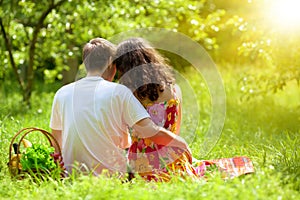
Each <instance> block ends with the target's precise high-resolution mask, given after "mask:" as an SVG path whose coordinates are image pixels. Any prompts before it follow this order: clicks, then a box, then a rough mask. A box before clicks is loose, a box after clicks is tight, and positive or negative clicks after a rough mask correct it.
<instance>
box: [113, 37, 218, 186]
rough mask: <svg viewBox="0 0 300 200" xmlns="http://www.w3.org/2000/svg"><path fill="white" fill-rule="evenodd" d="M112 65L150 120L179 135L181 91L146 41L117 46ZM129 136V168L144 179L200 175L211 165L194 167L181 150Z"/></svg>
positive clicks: (166, 65) (127, 41)
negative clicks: (174, 175)
mask: <svg viewBox="0 0 300 200" xmlns="http://www.w3.org/2000/svg"><path fill="white" fill-rule="evenodd" d="M114 63H115V64H116V67H117V70H118V76H119V77H121V78H120V83H121V84H124V85H126V86H127V87H128V88H130V89H131V90H132V92H133V93H134V95H135V96H136V98H137V99H138V100H139V101H140V102H141V103H142V105H143V106H144V107H145V108H146V110H147V111H148V113H149V115H150V117H151V119H152V121H153V122H154V123H156V124H157V125H159V126H161V127H164V128H166V129H168V130H170V131H172V132H173V133H174V134H179V129H180V121H181V91H180V88H179V86H178V85H176V84H175V78H174V75H173V74H172V71H171V67H170V66H169V65H168V64H167V63H166V60H165V59H164V58H163V57H162V56H161V55H160V54H159V53H158V52H157V51H156V50H155V49H154V48H152V47H151V46H150V45H149V43H148V42H147V41H145V40H143V39H142V38H131V39H128V40H125V41H123V42H121V43H120V44H119V45H118V47H117V52H116V59H115V60H114ZM131 136H132V145H131V147H130V148H129V152H128V159H129V164H130V167H131V169H132V171H133V172H135V173H139V175H140V176H142V177H144V178H145V179H147V180H164V181H166V180H169V179H170V177H171V176H170V175H172V174H185V175H189V176H192V177H199V176H203V175H204V172H205V170H206V165H211V164H212V163H213V162H211V161H205V162H199V163H198V165H197V166H196V167H193V165H192V160H191V159H189V156H188V154H187V153H186V152H184V151H182V150H181V149H179V148H174V147H168V146H162V145H158V144H155V143H154V142H153V141H151V140H150V139H148V138H139V137H137V135H136V134H135V133H134V132H132V133H131ZM214 162H215V163H217V161H214ZM217 164H218V163H217ZM219 167H220V168H221V166H219Z"/></svg>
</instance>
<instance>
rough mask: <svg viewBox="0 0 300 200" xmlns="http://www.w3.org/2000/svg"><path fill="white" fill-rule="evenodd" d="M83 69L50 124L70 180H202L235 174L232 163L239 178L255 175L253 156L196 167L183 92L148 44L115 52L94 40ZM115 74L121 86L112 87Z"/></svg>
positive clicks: (128, 44) (137, 41) (135, 41)
mask: <svg viewBox="0 0 300 200" xmlns="http://www.w3.org/2000/svg"><path fill="white" fill-rule="evenodd" d="M83 63H84V65H85V68H86V71H87V76H86V77H85V78H83V79H81V80H79V81H76V82H74V83H71V84H69V85H66V86H63V87H62V88H60V89H59V90H58V91H57V92H56V94H55V97H54V101H53V105H52V114H51V120H50V128H51V129H52V134H53V136H54V137H55V138H56V139H57V141H58V142H59V144H60V147H61V149H62V154H63V155H62V156H63V158H64V163H65V167H66V169H67V170H68V172H69V173H70V172H72V170H74V169H75V168H76V169H78V170H80V171H88V172H92V173H93V174H94V175H99V174H101V173H102V172H103V171H104V170H105V171H109V172H110V173H115V172H118V173H123V174H125V173H127V172H129V171H130V172H133V173H136V174H139V175H140V176H142V177H143V178H145V179H147V180H169V179H170V177H171V176H170V175H174V174H180V175H188V176H193V177H199V176H202V175H203V174H204V171H205V168H206V164H216V165H217V166H218V167H219V168H224V170H227V169H226V168H228V172H229V171H230V170H229V167H228V166H229V164H228V165H226V164H225V165H222V163H226V162H227V163H228V162H232V163H233V164H235V163H238V164H239V165H240V168H239V170H241V171H240V172H239V173H237V174H234V175H233V176H235V175H236V176H238V175H241V174H246V173H251V172H253V166H252V163H251V161H250V160H249V159H248V158H246V157H239V158H236V159H238V160H234V159H230V160H229V159H227V160H225V162H220V161H218V160H216V161H211V162H200V164H199V163H198V164H197V165H196V166H193V165H192V155H191V151H190V149H189V147H188V145H187V143H186V142H185V141H184V139H183V138H181V137H180V136H179V129H180V121H181V92H180V88H179V87H178V86H177V85H176V84H175V79H174V76H173V74H172V72H171V68H170V67H169V66H168V65H167V63H166V61H165V59H164V58H163V57H162V56H161V55H160V54H159V53H158V52H157V51H156V50H155V49H154V48H153V47H151V46H150V45H149V43H148V42H147V41H145V40H143V39H141V38H131V39H128V40H125V41H123V42H121V43H120V44H119V45H118V46H117V47H115V46H114V45H113V44H112V43H110V42H109V41H107V40H105V39H102V38H95V39H92V40H91V41H90V42H88V43H87V44H86V45H85V46H84V48H83ZM116 72H118V73H117V74H118V77H119V78H120V79H119V83H120V84H118V83H113V82H111V81H112V80H113V78H114V77H115V74H116ZM56 148H57V147H56ZM127 148H129V150H128V152H127V151H125V149H127ZM235 161H238V162H235ZM229 175H230V176H232V173H231V174H229Z"/></svg>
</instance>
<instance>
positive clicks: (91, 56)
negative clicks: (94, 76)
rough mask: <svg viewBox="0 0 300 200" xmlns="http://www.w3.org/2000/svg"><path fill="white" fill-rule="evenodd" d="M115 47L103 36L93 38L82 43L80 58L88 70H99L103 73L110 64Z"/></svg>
mask: <svg viewBox="0 0 300 200" xmlns="http://www.w3.org/2000/svg"><path fill="white" fill-rule="evenodd" d="M115 52H116V47H115V45H114V44H112V43H111V42H109V41H107V40H105V39H103V38H94V39H92V40H90V41H89V42H88V43H87V44H85V45H84V47H83V51H82V60H83V63H84V65H85V68H86V70H87V71H88V72H91V71H93V72H94V71H99V72H101V73H103V72H104V71H105V70H106V68H107V67H108V66H109V65H110V64H111V63H110V62H111V61H112V58H113V57H114V55H115Z"/></svg>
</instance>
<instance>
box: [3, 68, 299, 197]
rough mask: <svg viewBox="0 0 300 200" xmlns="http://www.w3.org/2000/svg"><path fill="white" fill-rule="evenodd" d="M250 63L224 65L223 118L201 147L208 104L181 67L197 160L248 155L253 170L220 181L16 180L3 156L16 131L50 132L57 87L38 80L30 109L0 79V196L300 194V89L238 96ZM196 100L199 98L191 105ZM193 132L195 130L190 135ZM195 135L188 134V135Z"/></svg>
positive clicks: (186, 123) (200, 83)
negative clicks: (214, 137)
mask: <svg viewBox="0 0 300 200" xmlns="http://www.w3.org/2000/svg"><path fill="white" fill-rule="evenodd" d="M245 70H247V68H246V67H245V68H241V69H238V70H233V69H230V68H228V69H227V68H226V69H223V70H221V75H222V78H223V81H224V87H225V91H226V105H224V106H226V119H225V124H224V127H223V129H222V134H221V136H220V138H219V140H218V142H217V144H216V145H215V146H214V148H213V149H211V151H208V152H206V153H205V154H203V153H201V152H200V149H201V147H202V145H205V144H203V143H202V142H203V138H204V136H203V135H204V133H205V132H206V131H207V130H208V128H209V126H210V119H211V114H212V110H213V109H212V105H211V99H210V93H209V91H208V89H207V87H206V84H205V81H204V80H203V78H202V77H201V76H200V75H199V74H197V73H195V72H193V71H191V70H186V71H185V72H181V74H182V75H183V76H184V77H185V78H186V79H187V80H188V82H184V81H183V82H181V83H180V85H181V86H182V90H183V98H184V111H183V112H184V118H183V124H182V130H181V131H182V135H183V136H184V137H188V138H187V140H188V141H189V143H190V145H191V149H192V151H193V154H194V156H195V157H197V158H198V159H214V158H222V157H233V156H238V155H244V156H248V157H250V158H251V159H252V161H253V163H254V166H255V170H256V173H255V174H251V175H247V176H243V177H239V178H235V179H232V180H227V181H224V180H222V179H221V178H220V177H219V176H218V175H216V176H212V177H210V178H209V180H208V181H205V180H202V179H199V180H196V181H195V180H191V179H183V178H180V177H174V178H173V179H172V180H171V181H170V182H168V183H154V182H145V181H143V180H141V179H139V178H137V179H135V180H134V181H132V182H131V183H122V182H121V181H120V180H119V179H118V178H116V177H112V178H107V177H104V176H103V177H102V176H101V177H98V178H96V177H90V176H77V177H75V176H74V177H70V178H67V179H64V180H62V181H59V180H55V179H50V180H48V181H38V182H37V181H32V179H30V178H27V179H24V180H14V179H11V178H10V175H9V172H8V168H7V165H6V163H7V161H8V147H9V144H10V141H11V138H12V137H13V135H14V134H15V133H16V132H17V131H18V130H20V129H21V128H24V127H30V126H35V127H40V128H43V129H46V130H49V118H50V109H51V103H52V98H53V95H54V92H55V90H56V89H57V88H58V87H59V86H58V85H53V84H51V85H43V84H41V85H40V86H39V87H38V88H37V90H36V92H34V93H33V96H32V107H31V109H28V108H26V107H25V106H23V105H22V104H20V103H19V99H20V96H19V95H18V93H17V91H16V89H15V88H16V86H12V85H10V84H8V83H6V84H4V85H1V86H0V87H1V88H0V89H1V93H0V134H1V136H0V144H1V146H0V152H1V154H0V180H1V182H0V199H156V200H158V199H201V198H205V199H300V155H299V154H300V150H299V142H300V138H299V136H300V104H299V102H300V90H299V86H297V84H296V83H294V82H291V83H289V84H288V85H287V87H286V88H285V90H283V91H279V92H277V93H276V94H265V95H263V96H256V97H253V98H250V99H248V100H243V98H242V95H243V93H242V92H241V88H240V85H239V82H238V81H239V80H240V79H241V78H243V74H244V73H243V72H244V71H245ZM196 102H197V104H196ZM191 132H192V134H191ZM191 135H192V136H193V137H190V136H191Z"/></svg>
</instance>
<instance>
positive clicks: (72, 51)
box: [0, 0, 228, 104]
mask: <svg viewBox="0 0 300 200" xmlns="http://www.w3.org/2000/svg"><path fill="white" fill-rule="evenodd" d="M0 5H1V9H0V14H1V16H2V17H1V29H2V31H1V32H2V37H3V38H4V41H5V42H4V43H2V44H1V48H2V50H3V49H5V53H4V55H5V57H4V59H3V60H4V63H3V65H4V66H5V67H7V61H8V60H9V61H10V65H11V66H12V69H13V70H12V71H13V74H14V76H15V77H16V79H17V81H18V83H19V86H20V89H21V92H22V96H23V101H24V102H26V103H27V104H29V102H30V96H31V93H32V91H33V90H34V87H33V86H34V80H35V78H36V77H40V78H41V79H42V80H45V81H55V80H63V82H64V83H68V82H71V81H73V80H74V78H75V77H74V75H75V74H76V71H77V69H78V65H79V64H80V63H81V49H82V46H83V44H84V43H86V42H87V41H89V40H90V39H91V38H94V37H103V38H109V37H111V36H113V35H114V34H117V33H120V32H122V31H126V30H132V29H136V28H145V27H159V28H167V29H171V30H174V31H178V32H182V33H184V34H186V35H188V36H190V37H191V38H192V39H194V40H195V41H198V42H199V43H201V44H202V45H203V46H204V47H205V48H206V49H207V50H208V51H210V52H214V51H215V50H216V49H218V41H217V37H216V35H217V34H219V33H220V32H221V31H222V29H224V28H225V26H226V21H224V20H222V19H223V18H224V16H225V15H226V12H225V11H224V10H221V9H217V8H216V7H215V6H214V4H213V2H212V1H210V0H202V1H198V0H170V1H162V0H157V1H146V0H141V1H123V0H114V1H110V0H102V1H100V0H95V1H92V0H83V1H78V0H73V1H72V0H68V1H66V0H51V1H48V0H41V1H34V0H31V1H30V0H29V1H26V0H22V1H8V0H2V1H0ZM227 18H228V17H227ZM226 20H227V19H226ZM7 57H8V58H9V59H7ZM0 71H1V70H0ZM7 73H8V72H5V71H3V70H2V71H1V73H0V75H1V74H2V76H7ZM0 78H1V77H0Z"/></svg>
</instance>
